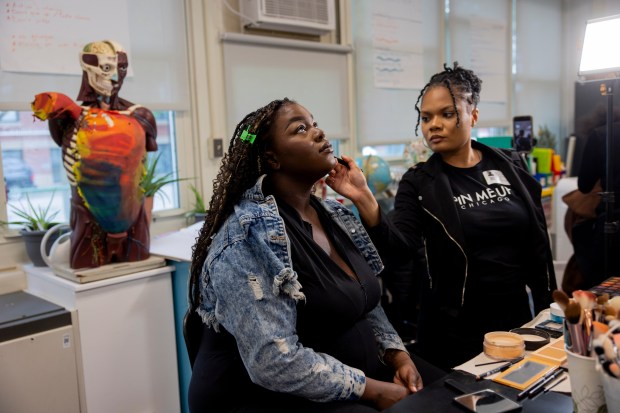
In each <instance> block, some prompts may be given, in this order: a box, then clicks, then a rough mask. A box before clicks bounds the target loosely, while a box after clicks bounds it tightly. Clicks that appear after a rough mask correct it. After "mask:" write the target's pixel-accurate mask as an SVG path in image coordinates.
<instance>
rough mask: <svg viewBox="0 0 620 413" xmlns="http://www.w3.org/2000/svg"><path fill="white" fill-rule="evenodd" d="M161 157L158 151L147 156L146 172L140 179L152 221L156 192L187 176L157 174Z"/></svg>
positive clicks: (147, 213)
mask: <svg viewBox="0 0 620 413" xmlns="http://www.w3.org/2000/svg"><path fill="white" fill-rule="evenodd" d="M160 157H161V153H158V154H157V156H155V157H151V156H147V158H146V161H145V162H144V168H145V174H144V176H143V177H142V180H141V181H140V187H141V188H142V190H143V191H144V197H145V200H144V209H145V210H146V216H147V217H148V221H149V222H150V221H151V213H152V211H153V198H154V197H155V194H157V193H161V194H164V193H163V192H159V191H160V190H161V189H162V188H163V187H164V186H165V185H168V184H171V183H173V182H179V181H183V180H185V179H186V178H177V177H175V176H174V173H173V172H168V173H167V174H164V175H161V176H158V175H157V172H156V171H157V164H158V163H159V158H160Z"/></svg>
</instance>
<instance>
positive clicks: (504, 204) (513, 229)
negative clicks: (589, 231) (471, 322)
mask: <svg viewBox="0 0 620 413" xmlns="http://www.w3.org/2000/svg"><path fill="white" fill-rule="evenodd" d="M445 171H446V174H447V175H448V178H449V180H450V185H451V188H452V193H453V195H454V203H455V206H456V208H457V211H458V214H459V219H460V222H461V226H462V229H463V234H464V236H465V245H464V248H465V252H466V254H467V257H468V274H467V284H466V294H467V297H468V298H466V300H465V303H466V304H465V311H468V310H470V311H471V313H472V314H473V315H475V314H477V313H478V311H480V310H482V309H484V308H486V309H487V311H488V310H489V309H490V308H491V307H490V306H502V307H503V308H506V309H507V310H508V309H510V313H511V316H507V315H506V314H504V315H503V319H504V320H506V321H508V322H510V323H511V324H513V323H514V322H519V321H520V322H521V323H524V322H526V321H528V320H529V317H528V316H529V307H528V302H527V299H526V298H525V297H526V292H525V273H524V272H525V271H526V270H525V268H526V264H527V262H528V251H530V248H529V244H530V243H529V234H530V233H531V227H532V224H531V221H530V217H529V213H528V209H527V208H526V205H525V204H524V202H523V199H522V195H521V194H519V193H517V192H516V191H515V190H514V187H513V185H511V183H510V182H509V181H508V179H507V178H506V176H505V175H504V174H503V173H502V172H501V171H500V168H499V167H498V166H497V165H495V164H494V162H493V161H492V160H491V159H490V158H488V157H485V158H483V159H482V160H481V161H480V162H479V163H478V164H477V165H475V166H473V167H471V168H456V167H453V166H451V165H448V164H445ZM515 306H516V308H515ZM502 313H503V311H502ZM478 314H479V313H478ZM512 316H516V318H517V319H516V320H511V321H510V318H511V317H512ZM517 326H518V324H517ZM487 327H488V326H487ZM496 327H497V328H499V327H500V326H499V325H498V326H496ZM513 327H516V326H515V325H513Z"/></svg>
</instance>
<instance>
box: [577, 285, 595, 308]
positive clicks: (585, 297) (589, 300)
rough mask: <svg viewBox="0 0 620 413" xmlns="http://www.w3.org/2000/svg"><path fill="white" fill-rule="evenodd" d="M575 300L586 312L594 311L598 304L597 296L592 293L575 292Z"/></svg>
mask: <svg viewBox="0 0 620 413" xmlns="http://www.w3.org/2000/svg"><path fill="white" fill-rule="evenodd" d="M573 299H574V300H575V301H577V302H578V303H579V305H581V308H582V309H584V310H592V309H593V308H594V306H595V304H596V294H594V293H593V292H591V291H584V290H575V291H573Z"/></svg>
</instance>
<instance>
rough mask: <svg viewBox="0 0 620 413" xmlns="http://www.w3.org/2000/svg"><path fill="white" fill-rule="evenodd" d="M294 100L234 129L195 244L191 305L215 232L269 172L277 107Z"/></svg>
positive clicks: (276, 102)
mask: <svg viewBox="0 0 620 413" xmlns="http://www.w3.org/2000/svg"><path fill="white" fill-rule="evenodd" d="M291 103H295V102H294V101H292V100H289V99H288V98H284V99H282V100H274V101H273V102H271V103H269V104H267V105H265V106H263V107H262V108H260V109H258V110H256V111H254V112H252V113H250V114H248V115H246V116H245V118H243V120H242V121H241V122H239V124H237V127H236V128H235V132H234V133H233V136H232V139H231V140H230V145H229V147H228V151H227V152H226V154H225V155H224V158H222V163H221V165H220V170H219V172H218V174H217V177H216V178H215V179H214V180H213V196H212V197H211V201H210V202H209V209H208V212H207V217H206V220H205V223H204V225H203V226H202V229H201V230H200V234H199V235H198V238H197V240H196V244H195V245H194V246H193V248H192V264H191V268H190V281H189V301H190V308H192V309H195V308H197V306H198V304H199V303H200V289H199V286H198V283H199V280H200V274H201V273H202V267H203V265H204V262H205V259H206V258H207V253H208V251H209V246H210V245H211V241H212V239H213V236H214V234H215V233H216V232H217V231H218V230H219V228H220V227H221V226H222V224H223V223H224V221H225V220H226V218H228V216H229V215H230V214H231V213H232V211H233V208H234V206H235V204H236V203H237V202H239V200H240V199H241V196H242V195H243V193H244V192H245V191H246V190H247V189H249V188H251V187H252V186H253V185H254V184H255V183H256V180H257V179H258V177H259V176H261V175H262V174H264V173H266V172H267V162H266V161H265V159H264V154H265V150H267V149H269V145H270V142H271V133H272V129H271V127H272V125H273V121H274V120H275V117H276V114H277V112H278V110H279V109H280V108H281V107H282V106H284V105H287V104H291ZM252 135H255V138H254V140H252V141H251V137H252Z"/></svg>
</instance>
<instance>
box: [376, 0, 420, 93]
mask: <svg viewBox="0 0 620 413" xmlns="http://www.w3.org/2000/svg"><path fill="white" fill-rule="evenodd" d="M421 8H422V6H421V2H420V0H386V1H383V2H372V35H371V36H372V45H373V69H374V86H375V87H378V88H392V89H420V88H422V87H423V86H424V79H423V65H422V62H423V58H422V52H423V46H422V41H421V40H420V39H422V12H421Z"/></svg>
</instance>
